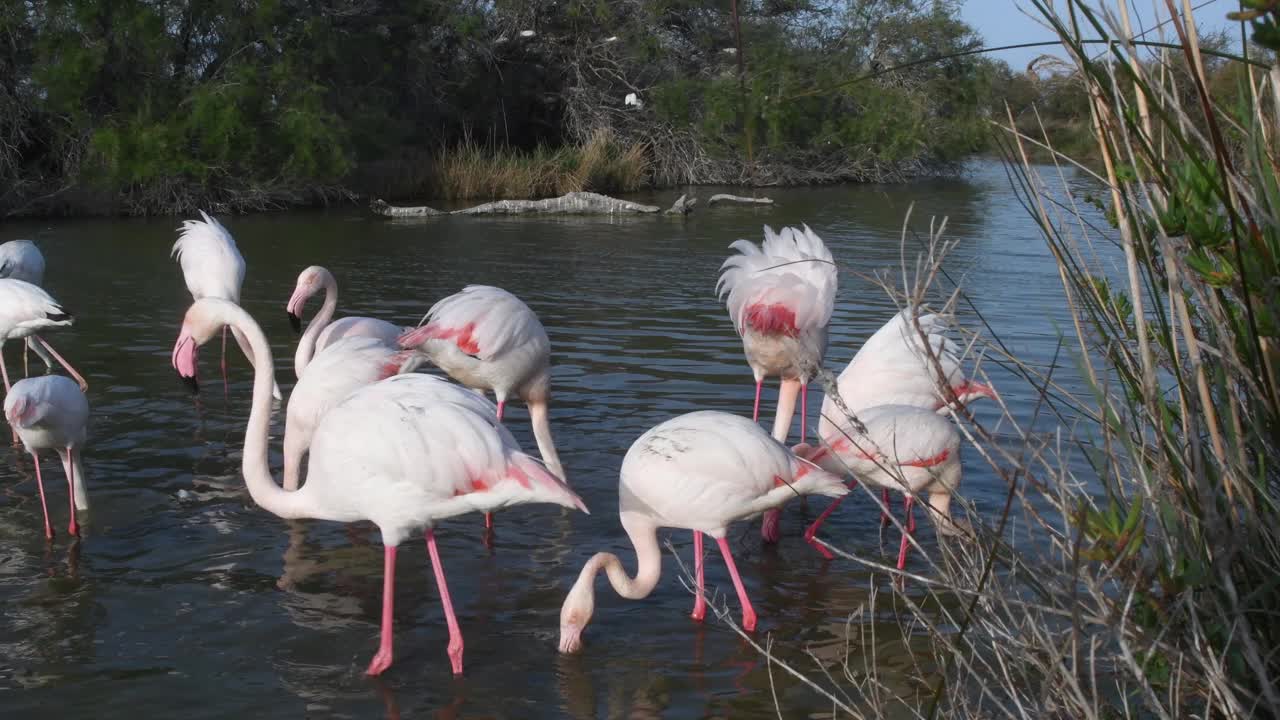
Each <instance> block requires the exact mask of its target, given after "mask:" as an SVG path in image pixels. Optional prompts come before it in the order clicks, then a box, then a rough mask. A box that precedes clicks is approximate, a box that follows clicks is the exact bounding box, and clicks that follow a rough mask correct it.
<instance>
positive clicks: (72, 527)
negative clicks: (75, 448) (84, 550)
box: [66, 449, 80, 537]
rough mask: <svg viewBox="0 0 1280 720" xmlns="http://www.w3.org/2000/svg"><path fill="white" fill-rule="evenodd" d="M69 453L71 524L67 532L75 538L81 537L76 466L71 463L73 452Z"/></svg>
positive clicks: (68, 474)
mask: <svg viewBox="0 0 1280 720" xmlns="http://www.w3.org/2000/svg"><path fill="white" fill-rule="evenodd" d="M66 453H67V497H68V499H67V502H68V503H69V505H68V507H69V508H70V509H71V524H69V525H68V526H67V532H68V533H70V534H71V535H73V536H75V537H80V526H79V525H77V524H76V466H75V464H74V463H72V462H71V450H70V449H68V450H67V451H66Z"/></svg>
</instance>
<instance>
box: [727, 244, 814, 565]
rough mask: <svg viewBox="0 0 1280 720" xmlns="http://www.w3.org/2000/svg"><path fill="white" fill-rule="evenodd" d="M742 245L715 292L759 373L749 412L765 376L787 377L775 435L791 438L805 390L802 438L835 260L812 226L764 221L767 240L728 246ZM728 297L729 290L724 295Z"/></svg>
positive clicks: (774, 520)
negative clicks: (773, 224) (776, 226)
mask: <svg viewBox="0 0 1280 720" xmlns="http://www.w3.org/2000/svg"><path fill="white" fill-rule="evenodd" d="M729 247H730V248H733V249H735V250H737V251H738V254H737V255H732V256H730V257H729V259H727V260H725V261H724V264H723V265H721V266H720V280H719V282H717V283H716V294H717V295H719V296H720V297H722V298H725V301H726V305H727V306H728V308H729V317H730V318H732V319H733V326H734V329H736V330H737V331H738V335H739V336H741V337H742V349H743V350H744V351H745V352H746V355H747V363H748V364H749V365H750V366H751V371H752V373H753V374H754V375H755V379H756V400H755V406H754V409H753V410H752V414H751V416H752V419H753V420H759V419H760V390H761V387H762V386H763V384H764V379H765V378H766V377H769V376H771V375H779V376H781V377H782V387H781V389H780V390H779V392H778V407H777V410H776V411H775V414H774V420H773V437H774V439H775V440H777V441H778V442H781V443H785V442H786V441H787V434H788V433H789V432H790V431H791V416H792V415H793V414H794V413H795V407H796V395H797V394H800V395H801V411H800V442H802V443H803V442H804V438H805V419H806V418H807V417H808V415H809V378H811V377H813V375H814V374H815V373H816V371H817V369H818V368H819V367H821V366H822V357H823V355H824V354H825V353H826V350H827V324H828V323H829V322H830V321H831V313H832V310H833V309H834V308H835V298H836V266H835V262H834V261H833V260H832V259H831V251H830V250H828V249H827V246H826V245H824V244H823V242H822V238H820V237H818V236H817V235H816V234H815V233H814V232H813V231H812V230H810V229H809V226H808V225H805V226H803V229H801V230H797V229H796V228H789V227H784V228H783V229H782V232H780V233H774V232H773V228H771V227H769V226H768V225H765V226H764V242H763V243H761V244H760V247H756V246H755V245H753V244H752V243H751V242H749V241H747V240H738V241H736V242H734V243H733V244H732V245H730V246H729ZM726 296H727V297H726ZM760 532H761V535H762V537H763V538H764V540H765V542H777V541H778V537H779V534H780V532H779V524H778V513H777V512H770V513H765V515H764V520H763V523H762V525H761V530H760Z"/></svg>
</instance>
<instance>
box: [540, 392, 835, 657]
mask: <svg viewBox="0 0 1280 720" xmlns="http://www.w3.org/2000/svg"><path fill="white" fill-rule="evenodd" d="M847 492H848V488H846V487H845V486H844V484H843V483H842V482H841V481H840V478H839V477H838V476H836V475H832V474H830V473H828V472H826V471H824V470H822V469H821V468H820V467H818V466H817V465H815V464H813V463H811V462H809V461H807V460H802V459H799V458H797V457H796V456H795V455H794V454H792V452H791V451H790V450H788V449H787V448H786V447H785V446H783V445H782V444H781V443H779V442H777V441H776V440H774V439H773V438H771V437H770V436H769V435H768V434H767V433H765V431H764V430H762V429H761V428H760V426H759V425H757V424H756V423H754V422H750V421H748V420H747V419H746V418H743V417H738V416H737V415H730V414H728V413H722V412H714V411H702V412H693V413H689V414H687V415H681V416H679V417H676V418H673V419H671V420H668V421H666V422H664V423H662V424H660V425H658V426H656V427H654V428H651V429H650V430H649V431H647V432H646V433H644V434H643V435H641V436H640V438H639V439H638V440H636V441H635V443H634V444H633V445H632V446H631V449H630V450H629V451H627V456H626V458H625V459H624V460H623V461H622V471H621V477H620V479H619V487H618V515H619V517H620V518H621V520H622V527H623V529H624V530H626V531H627V536H628V537H629V538H630V539H631V543H632V545H634V546H635V549H636V562H637V564H638V569H637V572H636V576H635V577H634V578H631V577H629V576H628V575H627V572H626V570H625V569H624V568H623V566H622V561H621V560H619V559H618V557H617V556H616V555H613V554H611V553H603V552H602V553H596V554H595V555H594V556H592V557H591V559H590V560H588V561H587V564H586V565H585V566H584V567H583V568H582V572H581V573H580V574H579V575H578V580H577V582H575V583H574V585H573V588H572V589H571V590H570V591H569V594H568V596H567V597H566V598H565V601H564V606H563V607H562V608H561V610H560V652H566V653H567V652H576V651H577V650H578V649H580V648H581V646H582V631H583V628H585V627H586V626H587V623H588V622H590V620H591V615H592V613H593V611H594V608H595V589H594V584H595V578H596V575H597V573H599V572H600V570H602V569H603V570H604V571H605V572H606V573H607V574H608V576H609V583H610V584H611V585H612V586H613V589H614V590H615V591H616V592H617V593H618V594H619V595H621V596H622V597H624V598H627V599H629V600H639V599H641V598H644V597H647V596H648V595H649V593H651V592H653V588H654V587H655V586H656V585H657V584H658V578H659V576H660V575H661V572H662V552H661V550H660V549H659V548H658V537H657V530H658V528H660V527H673V528H684V529H687V530H692V531H693V539H694V560H695V563H694V565H695V574H696V579H697V586H698V587H697V598H696V600H695V601H694V608H693V618H694V619H695V620H702V619H703V617H704V616H705V614H706V595H705V589H704V578H703V561H702V534H703V533H706V534H707V535H710V536H711V537H713V538H715V539H716V542H717V543H718V544H719V545H720V552H721V553H722V554H723V555H724V561H725V564H726V565H727V566H728V568H729V575H730V577H731V578H732V579H733V585H734V588H735V589H736V590H737V592H738V599H739V600H740V601H741V602H742V626H743V627H744V628H745V629H746V630H748V631H751V630H754V629H755V626H756V613H755V610H754V609H753V608H752V607H751V601H750V600H749V599H748V598H747V591H746V588H745V587H744V586H743V584H742V578H741V577H739V575H738V570H737V568H736V567H735V566H734V563H733V556H732V554H730V551H729V541H728V540H727V538H726V537H725V534H726V532H727V530H728V526H729V524H730V523H732V522H734V521H735V520H741V519H743V518H747V517H751V516H753V515H757V514H759V513H761V512H762V511H764V510H767V509H769V508H772V507H776V506H778V505H779V504H781V503H782V502H783V501H785V500H786V499H787V498H788V497H791V496H793V495H796V494H800V495H810V494H817V495H828V496H831V497H841V496H843V495H844V494H845V493H847Z"/></svg>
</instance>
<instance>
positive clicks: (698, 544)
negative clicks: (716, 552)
mask: <svg viewBox="0 0 1280 720" xmlns="http://www.w3.org/2000/svg"><path fill="white" fill-rule="evenodd" d="M693 567H694V573H695V574H696V575H697V576H698V595H697V597H695V598H694V601H693V614H692V615H690V616H689V617H691V618H693V619H694V620H697V621H698V622H702V619H703V618H705V617H706V616H707V595H706V591H705V589H706V584H705V582H704V579H703V578H704V576H703V567H702V533H700V532H698V531H697V530H694V531H693Z"/></svg>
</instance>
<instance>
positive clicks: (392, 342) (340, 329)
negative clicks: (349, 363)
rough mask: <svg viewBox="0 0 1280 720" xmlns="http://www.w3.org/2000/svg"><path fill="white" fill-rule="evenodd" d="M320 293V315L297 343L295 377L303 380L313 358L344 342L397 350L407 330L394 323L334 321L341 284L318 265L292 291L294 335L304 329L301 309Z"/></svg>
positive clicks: (289, 308) (357, 319) (354, 318)
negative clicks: (364, 340) (371, 342)
mask: <svg viewBox="0 0 1280 720" xmlns="http://www.w3.org/2000/svg"><path fill="white" fill-rule="evenodd" d="M321 290H324V304H323V305H321V306H320V312H318V313H316V316H315V317H313V318H311V322H310V323H309V324H308V325H307V331H306V332H305V333H303V335H302V338H301V339H300V340H299V341H298V351H297V352H296V353H295V354H294V356H293V371H294V374H296V375H297V376H298V377H302V371H303V370H305V369H306V368H307V364H308V363H310V362H311V359H312V356H313V355H315V353H316V352H317V351H319V350H323V349H325V348H326V347H328V346H329V345H330V344H331V343H333V342H336V341H337V340H339V339H341V338H345V337H371V338H376V339H377V340H379V341H380V342H382V343H383V344H384V345H386V346H387V347H391V348H395V347H397V345H396V341H397V340H398V339H399V338H400V335H401V334H403V333H404V330H405V329H404V328H402V327H400V326H399V325H396V324H395V323H389V322H387V321H386V320H379V319H377V318H371V317H359V316H348V317H344V318H342V319H340V320H333V313H334V311H335V310H337V308H338V281H337V280H336V279H334V277H333V273H331V272H329V271H328V270H326V269H324V268H322V267H320V266H319V265H312V266H311V267H309V268H307V269H306V270H303V271H302V273H301V274H299V275H298V284H297V286H295V287H294V289H293V296H292V297H290V298H289V304H288V305H286V306H285V310H286V312H288V313H289V324H291V325H292V326H293V330H294V332H298V331H300V330H301V329H302V309H303V307H305V306H306V304H307V300H308V299H309V298H310V297H311V296H312V295H315V294H316V293H318V292H320V291H321ZM331 321H332V322H331Z"/></svg>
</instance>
